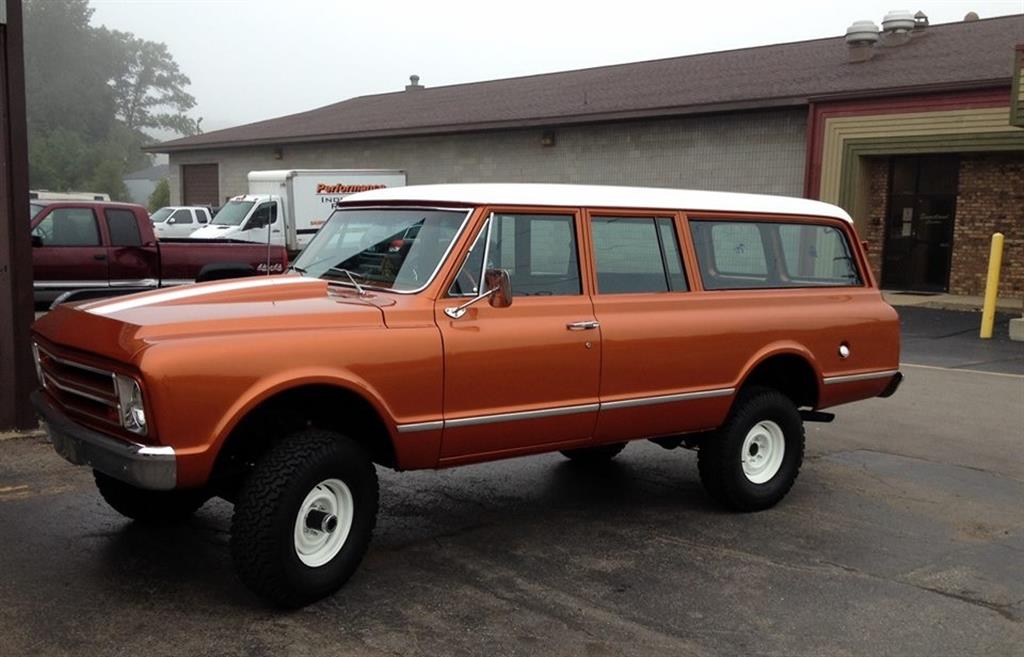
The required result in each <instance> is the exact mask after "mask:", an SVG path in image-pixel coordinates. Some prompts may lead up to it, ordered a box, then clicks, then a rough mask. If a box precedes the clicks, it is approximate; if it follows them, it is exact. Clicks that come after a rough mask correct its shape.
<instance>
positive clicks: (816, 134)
mask: <svg viewBox="0 0 1024 657" xmlns="http://www.w3.org/2000/svg"><path fill="white" fill-rule="evenodd" d="M1008 94H1009V89H1008V88H1007V87H999V88H996V89H982V90H979V91H964V92H960V93H955V94H948V93H947V94H942V95H936V94H929V95H923V96H922V95H917V96H900V97H894V98H885V99H878V98H867V99H861V100H844V101H833V102H829V101H815V102H811V103H809V104H808V108H807V155H806V158H805V162H804V197H805V198H812V199H816V198H818V193H819V191H820V186H821V158H822V148H823V142H824V135H825V124H826V122H827V121H828V119H831V118H838V117H844V116H863V115H872V114H876V115H880V114H907V113H910V112H922V111H932V112H941V111H949V110H958V109H979V108H986V107H1002V106H1004V105H1006V104H1007V103H1008V102H1009V100H1010V98H1009V95H1008Z"/></svg>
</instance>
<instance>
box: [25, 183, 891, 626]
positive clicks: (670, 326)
mask: <svg viewBox="0 0 1024 657" xmlns="http://www.w3.org/2000/svg"><path fill="white" fill-rule="evenodd" d="M292 271H293V272H294V273H292V274H291V275H284V276H277V277H265V278H260V279H252V278H250V279H239V280H231V281H218V282H213V283H205V284H200V285H192V286H186V287H180V288H175V289H171V290H165V291H155V292H148V293H143V294H138V295H133V296H127V297H119V298H117V299H113V300H105V301H93V302H86V303H80V304H77V305H71V306H61V307H59V308H57V309H56V310H54V311H53V312H51V313H49V314H48V315H46V316H45V317H43V318H42V319H40V320H39V321H38V322H37V323H36V325H35V329H34V350H35V357H36V363H37V369H38V374H39V380H40V383H41V386H42V388H41V390H39V391H37V392H36V393H35V395H34V402H35V406H36V408H37V409H38V412H39V414H40V415H41V416H42V418H43V419H44V420H45V422H46V425H47V426H48V428H49V432H50V436H51V437H52V439H53V444H54V447H55V448H56V450H57V451H58V452H59V453H60V454H61V455H63V456H64V457H65V458H66V459H67V460H69V461H71V462H72V463H77V464H84V465H88V466H90V467H91V468H93V469H94V471H95V477H96V484H97V486H98V488H99V492H100V494H101V495H102V496H103V497H104V498H105V499H106V501H107V502H108V503H109V504H110V505H111V506H112V507H113V508H114V509H116V510H117V511H119V512H120V513H122V514H124V515H125V516H127V517H129V518H134V519H136V520H139V521H146V520H150V521H167V520H170V519H173V518H179V517H182V516H186V515H188V514H190V513H192V512H193V511H195V510H196V509H197V508H198V507H199V506H201V505H202V504H203V503H204V502H205V501H206V500H207V499H209V498H210V497H212V496H220V497H223V498H225V499H227V500H229V501H230V502H233V503H234V505H235V511H234V518H233V521H232V526H231V532H232V535H231V552H232V556H233V558H234V562H235V565H236V568H237V571H238V574H239V576H240V577H241V579H242V581H243V582H245V583H246V584H247V585H248V586H249V587H251V588H252V589H253V590H255V591H256V592H258V593H259V594H261V595H263V596H265V597H266V598H268V599H270V600H271V601H273V602H275V603H277V604H280V605H285V606H297V605H302V604H305V603H307V602H310V601H312V600H315V599H317V598H319V597H322V596H325V595H328V594H330V593H331V592H333V591H335V590H336V589H337V588H338V587H340V586H341V585H342V584H343V583H344V582H345V581H346V580H347V579H348V578H349V577H350V576H351V575H352V573H353V571H354V570H355V569H356V567H357V566H358V564H359V562H360V560H361V559H362V557H363V554H364V553H365V551H366V549H367V546H368V544H369V541H370V535H371V532H372V530H373V527H374V523H375V520H376V514H377V499H378V493H377V478H376V474H375V469H374V464H377V465H380V466H384V467H388V468H393V469H396V470H413V469H417V468H442V467H448V466H453V465H460V464H464V463H474V462H479V461H487V460H493V459H501V458H507V457H512V456H522V455H525V454H535V453H540V452H551V451H560V452H561V453H562V454H564V455H565V456H566V457H567V458H569V459H572V460H573V461H577V462H579V464H580V465H581V466H583V465H584V464H593V463H599V462H601V461H606V460H608V459H611V458H613V457H614V456H615V455H616V454H618V453H619V452H620V451H622V449H623V447H624V446H625V445H626V443H627V442H628V441H631V440H637V439H641V438H643V439H650V440H653V441H655V442H656V443H658V444H659V445H661V446H663V447H666V448H672V447H678V446H684V447H688V448H694V449H696V450H697V455H698V464H699V471H700V477H701V480H702V482H703V484H704V487H705V488H706V489H707V492H708V493H709V494H710V495H711V496H712V497H713V498H714V499H716V500H718V501H719V502H721V503H722V504H724V505H726V506H728V507H731V508H733V509H739V510H758V509H765V508H768V507H770V506H772V505H774V504H776V503H777V502H778V501H779V500H781V499H782V498H783V497H784V496H785V495H786V493H787V492H788V491H789V489H790V487H791V486H792V485H793V482H794V481H795V479H796V477H797V473H798V471H799V469H800V466H801V462H802V459H803V452H804V431H803V421H804V420H828V419H830V418H831V417H832V416H831V414H828V413H824V412H822V411H821V409H824V408H829V407H833V406H837V405H839V404H844V403H847V402H852V401H855V400H859V399H866V398H871V397H876V396H882V397H885V396H888V395H891V394H892V393H893V392H894V391H895V390H896V388H897V386H898V385H899V383H900V380H901V375H900V373H899V371H898V363H899V326H898V322H897V317H896V313H895V312H894V311H893V309H892V308H891V307H889V306H888V305H887V304H886V303H885V302H884V301H883V300H882V297H881V295H880V294H879V291H878V288H877V286H876V284H875V282H874V280H873V279H872V276H871V272H870V270H869V268H868V266H867V262H866V260H865V254H864V250H863V248H862V246H861V244H860V243H859V241H858V239H857V236H856V234H855V233H854V230H853V226H852V224H851V222H850V218H849V216H848V215H847V214H846V213H845V212H844V211H843V210H841V209H839V208H836V207H834V206H831V205H827V204H824V203H819V202H816V201H808V200H800V199H791V198H778V197H770V196H755V195H744V194H726V193H711V192H692V191H679V190H667V189H636V188H617V187H584V186H568V185H437V186H420V187H398V188H394V189H386V190H378V191H372V192H366V193H360V194H355V195H353V196H350V197H348V198H347V199H346V200H345V202H344V203H343V204H342V205H340V206H339V209H338V210H337V211H336V212H335V213H334V215H333V216H332V217H331V219H330V220H329V222H328V223H327V224H326V225H325V226H324V227H323V228H322V229H321V230H320V232H319V233H318V234H317V235H316V237H315V238H314V239H313V241H312V242H311V243H310V245H309V246H308V248H307V249H306V250H305V251H304V252H303V253H302V255H301V256H300V257H299V258H298V260H297V261H296V262H295V264H294V266H293V268H292Z"/></svg>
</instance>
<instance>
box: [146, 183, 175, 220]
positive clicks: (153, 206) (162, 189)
mask: <svg viewBox="0 0 1024 657" xmlns="http://www.w3.org/2000/svg"><path fill="white" fill-rule="evenodd" d="M170 204H171V185H170V184H169V183H168V182H167V178H161V179H160V182H158V183H157V184H156V187H155V188H154V189H153V193H152V194H150V195H149V211H150V212H156V211H157V210H159V209H160V208H163V207H166V206H168V205H170Z"/></svg>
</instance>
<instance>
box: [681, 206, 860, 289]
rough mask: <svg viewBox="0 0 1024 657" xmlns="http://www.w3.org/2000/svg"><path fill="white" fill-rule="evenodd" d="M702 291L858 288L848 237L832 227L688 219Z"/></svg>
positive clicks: (858, 279) (855, 267)
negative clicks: (816, 287)
mask: <svg viewBox="0 0 1024 657" xmlns="http://www.w3.org/2000/svg"><path fill="white" fill-rule="evenodd" d="M690 230H691V231H692V233H693V242H694V246H695V247H696V249H697V259H698V261H699V265H700V271H701V277H702V278H703V280H704V288H705V289H707V290H736V289H749V288H766V287H769V288H784V287H815V286H844V285H859V284H860V283H861V278H860V274H859V273H858V271H857V266H856V263H855V262H854V260H853V257H852V251H851V250H850V248H849V244H848V243H847V241H846V237H845V236H844V235H843V234H842V233H841V232H840V231H839V230H837V229H836V228H834V227H832V226H819V225H813V224H796V223H778V222H753V221H749V222H748V221H706V220H691V221H690Z"/></svg>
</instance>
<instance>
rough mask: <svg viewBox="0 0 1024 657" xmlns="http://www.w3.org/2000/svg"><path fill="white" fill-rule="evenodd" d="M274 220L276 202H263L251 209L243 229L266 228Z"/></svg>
mask: <svg viewBox="0 0 1024 657" xmlns="http://www.w3.org/2000/svg"><path fill="white" fill-rule="evenodd" d="M275 221H277V203H263V204H261V205H260V206H259V207H258V208H256V210H254V211H253V213H252V216H251V217H249V221H248V223H246V224H245V229H246V230H252V229H253V228H266V227H267V226H268V225H270V224H272V223H274V222H275Z"/></svg>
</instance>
